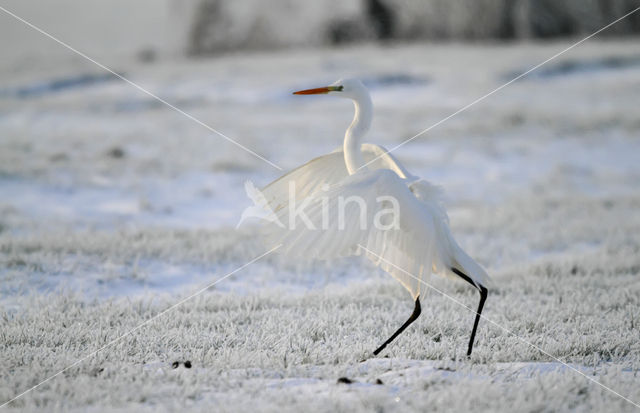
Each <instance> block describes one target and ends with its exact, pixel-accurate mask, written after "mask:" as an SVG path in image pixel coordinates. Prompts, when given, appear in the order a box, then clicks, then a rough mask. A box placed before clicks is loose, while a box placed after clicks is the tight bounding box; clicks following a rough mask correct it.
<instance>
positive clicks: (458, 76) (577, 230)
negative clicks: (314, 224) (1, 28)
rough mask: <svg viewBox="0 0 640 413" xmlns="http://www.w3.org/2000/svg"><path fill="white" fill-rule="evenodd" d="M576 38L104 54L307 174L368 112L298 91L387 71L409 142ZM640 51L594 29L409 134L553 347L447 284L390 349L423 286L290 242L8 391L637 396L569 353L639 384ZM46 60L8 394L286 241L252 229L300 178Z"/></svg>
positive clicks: (3, 388)
mask: <svg viewBox="0 0 640 413" xmlns="http://www.w3.org/2000/svg"><path fill="white" fill-rule="evenodd" d="M568 44H569V43H567V42H558V43H547V44H544V45H543V44H512V45H474V46H470V45H462V44H431V45H429V44H421V45H394V46H385V47H378V46H360V47H354V48H347V49H335V50H312V51H300V50H292V51H282V52H274V53H270V54H259V53H253V54H230V55H226V56H222V57H217V58H212V59H199V60H176V61H174V60H159V61H157V62H155V63H151V64H150V63H143V62H138V61H130V60H126V59H122V58H118V59H116V58H113V59H111V60H110V59H108V58H105V59H103V60H101V63H103V64H105V65H107V66H110V67H113V68H114V69H115V70H117V71H118V72H120V73H123V74H124V75H125V76H127V77H128V78H130V79H131V80H132V81H134V82H137V83H139V84H140V85H142V86H143V87H145V88H147V89H148V90H149V91H151V92H153V93H155V94H157V95H158V96H160V97H162V98H163V99H166V100H167V101H168V102H171V103H172V104H175V105H176V106H178V107H179V108H181V109H182V110H184V111H186V112H188V113H189V114H191V115H193V116H194V117H196V118H198V119H200V120H201V121H203V122H204V123H206V124H208V125H210V126H212V127H214V128H216V129H217V130H219V131H220V132H222V133H224V134H225V135H227V136H229V137H230V138H232V139H234V140H236V141H238V142H239V143H241V144H242V145H245V146H246V147H248V148H251V149H252V150H254V151H256V152H257V153H259V154H260V155H261V156H264V157H265V158H267V159H269V160H270V161H272V162H274V163H275V164H276V165H279V166H281V167H282V168H283V169H284V170H288V169H290V168H292V167H294V166H296V165H298V164H300V163H302V162H303V161H305V160H307V159H311V158H313V157H315V156H317V155H320V154H322V153H325V152H328V151H330V150H332V149H333V148H335V147H336V146H338V145H339V144H340V143H341V139H342V135H343V132H344V129H345V127H346V126H347V125H348V123H349V121H350V119H351V116H352V108H351V105H350V103H348V102H346V101H341V100H335V99H328V98H326V97H316V98H304V97H297V96H291V92H292V91H293V90H297V89H301V88H306V87H314V86H321V85H325V84H328V83H330V82H333V81H334V80H336V79H338V78H340V77H352V76H355V77H360V78H363V79H364V80H365V81H366V83H367V84H368V85H369V86H370V88H371V91H372V95H373V100H374V104H375V120H374V125H373V128H372V132H371V133H370V135H369V137H368V139H367V140H369V141H371V142H375V143H380V144H382V145H384V146H386V147H388V148H390V147H393V146H395V145H397V144H399V143H401V142H402V141H404V140H405V139H407V138H409V137H411V136H414V135H415V134H416V133H418V132H420V131H421V130H423V129H425V128H427V127H429V126H431V125H433V124H435V123H436V122H438V121H439V120H441V119H442V118H444V117H446V116H448V115H449V114H451V113H453V112H455V111H456V110H458V109H459V108H461V107H463V106H465V105H466V104H468V103H469V102H472V101H473V100H475V99H476V98H478V97H480V96H482V95H484V94H485V93H487V92H489V91H491V90H493V89H495V88H496V87H498V86H500V85H501V84H502V83H504V82H505V81H507V80H509V78H510V76H513V75H514V74H517V73H520V72H522V71H524V70H527V69H528V68H529V67H531V66H533V65H535V64H537V63H539V62H541V61H543V60H545V59H546V58H548V57H549V56H551V55H553V54H554V53H556V52H557V51H559V50H562V49H563V48H565V47H566V46H567V45H568ZM639 55H640V43H638V41H637V39H630V40H626V41H606V42H600V41H596V40H594V41H589V42H587V43H586V44H584V45H582V46H580V47H579V48H576V49H575V50H572V51H571V52H569V53H567V54H566V55H563V56H562V57H560V58H558V59H557V60H555V61H553V62H551V63H549V64H548V65H547V66H545V67H543V68H541V69H540V71H539V72H537V74H536V75H535V76H530V77H528V78H525V79H522V80H520V81H518V82H516V83H514V84H512V85H510V86H508V87H507V88H505V89H503V90H501V91H499V92H498V93H496V94H495V95H492V96H491V97H489V98H487V99H486V100H484V101H482V102H480V103H478V104H477V105H475V106H473V107H472V108H470V109H469V110H467V111H465V112H463V113H461V114H459V115H457V116H456V117H454V118H452V119H450V120H449V121H447V122H445V123H443V124H441V125H439V126H437V127H436V128H434V129H432V130H430V131H429V132H428V133H426V134H424V135H422V136H420V137H418V138H416V139H415V140H413V141H412V142H410V143H408V144H406V145H404V146H402V147H401V148H399V149H398V150H397V151H396V152H395V154H396V155H397V157H398V158H399V159H400V160H401V161H402V162H404V163H405V165H406V166H407V167H408V168H409V169H410V170H411V171H412V172H413V173H415V174H417V175H420V176H422V177H424V178H426V179H429V180H431V181H432V182H434V183H437V184H440V185H442V186H443V187H444V188H445V190H446V192H447V204H448V209H449V213H450V217H451V224H452V229H453V232H454V234H455V236H456V237H457V239H458V240H459V242H460V244H461V245H463V246H464V247H465V249H466V250H467V251H468V252H469V253H470V254H471V255H472V256H473V257H475V258H477V260H478V261H479V262H481V263H482V264H483V265H484V266H485V267H486V268H487V270H488V271H489V273H490V274H491V276H492V278H493V279H494V281H495V286H494V287H493V289H492V290H491V292H490V295H489V299H488V301H487V305H486V307H485V314H486V316H487V317H488V318H489V319H491V320H493V321H495V322H496V323H498V324H500V325H502V326H504V327H505V328H507V329H508V330H510V331H512V332H513V333H515V334H517V335H518V336H519V337H521V338H522V339H524V340H526V341H528V342H531V343H533V344H535V345H536V346H539V347H540V348H542V349H543V350H544V351H545V352H546V353H548V354H543V353H541V352H540V351H538V350H536V349H534V348H532V347H530V346H529V345H527V344H526V343H525V342H523V341H520V340H519V339H518V338H516V337H514V336H512V335H510V334H508V333H506V332H505V331H504V330H502V329H501V328H499V327H497V326H495V325H492V324H491V323H488V322H484V321H483V322H481V325H480V329H479V333H478V337H477V342H476V348H475V350H474V354H473V357H472V358H471V359H470V360H467V359H466V358H465V357H464V351H465V349H466V347H465V344H466V341H467V340H468V334H469V332H470V329H471V325H472V318H473V316H472V314H471V313H470V312H469V311H468V310H465V309H464V308H461V307H459V306H458V305H456V304H455V303H453V302H451V301H450V300H448V299H446V298H444V297H442V296H441V295H439V294H437V293H435V292H431V293H430V294H429V295H428V296H427V297H426V298H425V300H424V304H423V315H422V316H421V318H420V319H419V320H418V321H417V322H416V323H415V325H413V326H412V327H411V328H410V329H409V330H408V331H407V332H405V333H404V334H403V335H401V336H400V337H399V338H398V340H397V341H396V342H394V344H393V345H391V346H389V347H388V349H387V350H385V352H384V353H383V354H381V357H378V358H375V357H374V358H369V357H370V352H371V350H373V349H374V348H375V347H376V346H377V345H378V344H380V343H381V341H383V340H384V339H385V338H387V337H388V336H389V335H390V334H391V333H392V332H393V331H394V330H395V329H396V328H397V327H398V326H399V325H400V324H401V323H402V322H403V321H404V320H405V319H406V317H407V316H408V315H409V313H410V311H411V307H412V303H411V301H410V299H409V297H408V295H407V294H406V293H405V292H404V290H403V289H402V287H401V286H400V285H399V284H397V283H395V282H394V281H393V280H392V279H390V277H388V276H386V275H385V274H383V273H381V272H380V271H379V270H377V269H375V268H373V267H371V266H370V265H369V264H367V263H366V262H363V261H360V260H358V259H346V260H344V261H341V262H332V263H297V262H291V261H289V260H287V259H283V258H282V257H280V256H278V255H275V254H274V255H269V256H267V257H265V258H263V259H261V260H259V261H258V262H256V263H254V264H252V265H251V266H249V267H247V268H245V269H243V270H242V271H240V272H238V273H237V274H234V275H233V276H232V277H230V278H229V279H226V280H224V281H222V282H220V283H219V284H217V285H216V286H215V287H213V288H212V289H210V290H208V291H207V292H205V293H203V294H202V295H199V296H198V297H196V298H194V299H193V300H190V301H188V302H186V303H184V304H183V305H181V306H180V307H178V308H176V309H175V310H174V311H172V312H170V313H168V314H166V315H163V316H161V317H160V318H158V319H157V320H155V321H152V322H151V323H149V324H148V325H146V326H145V327H143V328H142V329H140V330H138V331H136V332H135V333H133V334H132V335H131V336H129V337H127V338H126V339H124V340H122V341H121V342H118V343H117V344H115V345H113V346H111V347H109V348H107V349H105V350H104V351H101V352H99V353H98V354H96V355H95V356H94V357H90V358H89V359H87V360H85V361H83V362H82V363H80V364H78V365H77V366H75V367H73V368H72V369H70V370H68V371H66V372H65V373H63V374H62V375H60V376H58V377H56V378H54V379H52V380H51V381H50V382H47V383H46V384H44V385H42V386H41V387H39V388H37V389H35V390H33V391H32V392H30V393H28V394H26V395H25V396H23V397H21V398H20V399H19V400H17V401H16V402H14V403H12V404H11V405H9V406H8V407H9V410H11V409H14V410H26V411H36V410H41V409H46V410H48V411H55V410H60V411H87V410H88V411H105V410H123V411H128V410H132V411H133V410H136V411H137V410H149V411H151V410H154V411H155V410H158V409H164V410H178V409H182V408H184V407H189V408H193V409H196V410H202V411H211V410H214V411H246V410H249V409H251V410H256V411H280V412H281V411H300V410H301V409H302V408H306V409H312V410H318V411H336V410H340V411H372V410H373V411H411V410H415V411H418V410H420V411H422V410H425V409H429V410H440V411H447V410H454V411H459V410H462V409H465V410H471V409H473V410H474V411H484V410H520V411H562V410H580V411H588V410H593V411H602V410H604V409H605V408H606V409H607V410H609V411H612V410H616V411H626V410H628V411H632V410H634V409H635V407H634V406H633V405H632V404H631V403H629V402H628V401H625V400H623V399H621V398H620V397H618V396H616V395H615V394H613V393H611V392H609V391H607V390H605V389H604V388H602V387H600V386H598V385H596V384H594V383H592V382H590V381H589V380H588V379H587V378H585V377H584V376H582V375H580V374H578V373H576V372H575V371H573V370H571V369H570V368H568V367H566V366H563V365H562V364H561V363H559V362H558V360H555V359H554V358H552V357H550V356H549V355H552V356H553V357H556V358H559V359H560V360H562V361H566V362H568V363H570V365H571V366H572V367H574V368H576V369H577V370H579V371H580V372H583V373H584V374H586V375H587V376H589V377H591V378H593V379H595V380H598V381H600V382H601V383H602V384H604V385H606V386H607V387H609V388H611V389H612V390H614V391H616V392H618V393H620V394H621V395H623V396H625V397H628V398H629V399H630V400H632V401H634V402H636V403H638V402H640V386H638V380H639V379H638V370H639V369H640V345H639V343H640V327H639V325H640V306H639V304H640V278H639V272H640V254H639V251H640V215H639V214H638V208H639V206H640V162H639V161H640V139H639V132H640V117H639V116H638V115H639V112H638V92H639V91H640V62H639V61H638V56H639ZM34 62H35V63H33V64H22V65H3V66H2V72H0V280H1V281H2V282H1V283H0V309H1V311H2V317H0V365H2V369H1V370H0V371H1V372H2V373H1V374H0V403H1V402H3V401H5V400H8V399H10V398H12V397H13V396H15V395H17V394H19V393H20V392H22V391H24V390H26V389H28V388H29V387H31V386H33V385H35V384H37V383H38V382H39V381H41V380H43V379H45V378H47V377H48V376H50V375H51V374H54V373H56V372H58V371H59V370H60V369H62V368H64V367H65V366H68V365H70V364H72V363H73V362H74V361H75V360H77V359H78V358H79V357H83V356H85V355H87V354H90V353H91V352H92V351H94V350H96V349H98V348H100V347H101V346H102V345H104V344H106V343H108V342H109V341H110V340H112V339H114V338H116V337H118V336H119V335H120V334H122V333H124V332H125V331H127V330H128V329H130V328H133V327H135V326H136V325H138V324H140V323H141V322H143V321H144V320H147V319H149V318H150V317H151V316H153V315H154V314H157V313H158V312H160V311H162V310H163V309H165V308H167V307H169V306H170V305H172V304H173V303H175V302H177V301H179V299H180V298H182V297H186V296H188V295H189V294H191V293H193V292H195V291H197V290H198V289H199V288H201V287H203V286H205V285H207V284H209V283H211V282H213V281H215V280H216V279H218V278H220V277H222V276H224V275H225V274H228V273H229V272H231V271H233V270H235V269H236V268H238V267H240V266H242V265H243V264H245V263H246V262H248V261H249V260H251V259H253V258H255V257H257V256H259V255H260V254H262V253H263V252H264V251H266V250H267V249H268V248H269V246H264V245H262V244H261V243H260V242H259V240H257V239H256V237H255V234H254V231H253V230H252V229H251V228H250V227H249V228H243V229H241V230H236V229H235V225H236V223H237V222H238V220H239V218H240V214H241V212H242V210H243V209H244V208H245V207H246V206H248V205H249V203H250V201H249V200H248V199H247V198H246V196H245V194H244V188H243V183H244V181H245V180H247V179H250V180H252V181H254V182H256V183H258V184H266V183H268V182H269V181H270V180H272V179H274V178H276V177H278V176H279V175H280V174H281V173H282V172H281V171H278V170H277V169H276V168H274V167H272V166H270V165H269V164H267V163H265V162H263V161H262V160H260V159H258V158H256V157H254V156H253V155H251V154H248V153H247V152H245V151H243V150H242V149H240V148H238V147H237V146H235V145H233V144H230V143H229V142H227V141H225V140H224V139H222V138H221V137H220V136H218V135H216V134H214V133H211V132H210V131H209V130H207V129H206V128H204V127H202V126H201V125H198V124H197V123H195V122H193V121H192V120H190V119H188V118H186V117H184V116H182V115H181V114H179V113H176V112H175V111H172V110H171V109H169V108H167V107H166V106H164V105H162V104H161V103H159V102H157V101H155V100H153V99H152V98H150V97H149V96H147V95H145V94H143V93H141V92H140V91H138V90H136V89H135V88H133V87H131V86H130V85H128V84H126V83H124V82H122V81H120V80H118V79H116V78H110V77H105V76H104V73H103V72H101V70H100V69H99V68H97V67H95V66H94V65H92V64H91V63H90V62H86V61H83V60H81V59H79V58H77V57H74V56H71V55H69V58H68V59H66V60H65V59H58V60H56V64H55V65H54V66H50V65H46V61H39V60H37V59H36V60H34ZM433 283H434V285H436V286H437V287H438V288H440V289H442V290H443V291H444V292H446V293H447V294H449V295H451V296H453V297H455V298H456V299H458V300H461V301H463V302H464V303H465V304H467V305H469V306H471V307H474V306H475V305H476V301H477V294H476V293H474V292H473V291H471V290H470V289H469V288H468V287H467V286H465V285H463V284H457V283H452V282H450V281H449V280H437V279H434V280H433ZM363 359H367V360H366V361H364V362H363V361H362V360H363ZM185 360H189V361H191V362H192V368H191V369H187V368H184V367H183V366H180V367H179V368H177V369H173V368H172V367H171V364H172V363H173V362H174V361H185ZM340 377H348V378H349V379H350V380H353V381H354V382H353V383H352V384H344V383H337V380H338V379H339V378H340ZM377 379H379V380H380V381H381V382H382V384H376V380H377Z"/></svg>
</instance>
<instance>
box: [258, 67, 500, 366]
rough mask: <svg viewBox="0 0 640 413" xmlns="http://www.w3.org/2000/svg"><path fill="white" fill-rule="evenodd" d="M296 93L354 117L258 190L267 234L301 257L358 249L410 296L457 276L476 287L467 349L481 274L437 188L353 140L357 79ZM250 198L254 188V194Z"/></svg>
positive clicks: (368, 106) (367, 105) (361, 111)
mask: <svg viewBox="0 0 640 413" xmlns="http://www.w3.org/2000/svg"><path fill="white" fill-rule="evenodd" d="M296 93H297V94H321V93H322V94H324V93H331V94H333V95H335V96H343V97H347V98H350V99H352V100H353V102H354V104H355V117H354V120H353V122H352V124H351V126H350V127H349V128H348V129H347V132H346V134H345V139H344V144H343V147H342V148H338V149H336V150H335V151H333V152H331V153H329V154H327V155H323V156H320V157H317V158H315V159H313V160H311V161H309V162H307V163H306V164H304V165H302V166H300V167H298V168H296V169H294V170H293V171H291V172H289V173H287V174H285V175H284V176H282V177H281V178H279V179H277V180H276V181H274V182H272V183H270V184H269V185H267V186H265V187H264V188H263V189H262V195H263V196H264V197H263V198H260V199H259V200H260V202H261V203H262V204H264V203H265V202H266V203H267V204H268V206H267V208H268V209H270V210H271V211H273V212H274V213H275V215H276V217H277V222H280V223H282V224H283V225H271V226H269V227H268V237H269V239H270V240H271V242H272V243H273V244H274V245H277V244H282V247H281V248H280V251H282V252H284V253H285V254H289V255H292V256H296V257H303V258H307V259H334V258H338V257H344V256H349V255H364V256H365V257H367V258H368V259H369V260H371V261H372V262H373V263H374V264H376V265H377V266H379V267H380V268H382V269H383V270H384V271H386V272H387V273H389V274H390V275H391V276H393V277H394V278H395V279H396V280H398V281H399V282H400V283H401V284H402V285H403V286H404V287H405V288H406V289H407V290H408V291H409V293H410V294H411V296H412V298H413V299H414V300H415V302H416V310H414V314H413V315H412V318H410V320H409V321H407V323H405V325H403V326H402V327H401V328H400V330H398V332H396V334H394V336H392V337H391V338H390V339H389V340H388V341H387V342H386V343H385V344H383V345H382V346H381V347H380V348H379V349H378V350H376V352H374V354H377V352H379V351H380V350H382V349H383V348H384V347H385V346H386V345H387V344H388V343H389V342H390V341H391V340H393V339H394V338H395V337H396V336H397V335H398V334H399V333H400V332H402V330H404V328H406V327H407V326H408V325H409V324H410V323H411V322H412V321H413V320H415V318H417V317H418V315H419V313H420V302H419V299H420V296H424V294H423V293H424V291H425V288H426V287H425V283H426V282H428V278H429V276H430V275H431V274H432V273H433V274H437V275H441V276H445V277H452V278H455V279H463V280H464V281H467V282H469V283H470V284H472V285H473V286H474V287H476V288H477V289H478V290H479V291H480V293H481V301H480V306H479V310H478V312H477V317H476V321H475V324H474V328H473V332H472V336H471V337H472V338H471V342H470V344H469V350H468V354H470V353H471V348H472V345H473V337H474V336H475V330H476V327H477V323H478V319H479V317H480V311H481V310H482V306H483V304H484V299H485V298H486V293H487V289H486V286H487V285H488V283H489V276H488V275H487V273H486V271H485V270H484V269H483V268H482V267H481V266H480V265H479V264H477V263H476V262H475V261H474V260H473V259H472V258H471V257H469V256H468V255H467V254H466V253H465V252H464V251H463V250H462V248H460V246H459V245H458V243H457V242H456V241H455V239H454V238H453V236H452V234H451V231H450V229H449V218H448V216H447V213H446V211H445V208H444V205H443V202H442V190H441V189H440V188H439V187H437V186H435V185H433V184H431V183H429V182H428V181H425V180H423V179H420V178H418V177H416V176H414V175H411V174H410V173H409V172H408V171H407V170H406V169H405V168H404V167H403V166H402V164H400V162H399V161H398V160H397V159H396V158H395V157H394V156H393V155H391V154H390V153H388V151H386V150H385V149H384V148H383V147H381V146H378V145H374V144H369V143H364V144H363V143H361V142H360V140H361V138H362V137H363V136H364V135H365V134H366V132H367V131H368V129H369V127H370V124H371V118H372V108H373V106H372V102H371V99H370V97H369V94H368V92H367V90H366V89H365V88H364V86H363V85H362V83H360V82H359V81H357V80H353V79H348V80H340V81H338V82H336V83H335V84H334V85H331V86H328V87H325V88H316V89H309V90H306V91H302V92H296ZM254 197H255V195H254Z"/></svg>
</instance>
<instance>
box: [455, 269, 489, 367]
mask: <svg viewBox="0 0 640 413" xmlns="http://www.w3.org/2000/svg"><path fill="white" fill-rule="evenodd" d="M451 271H453V272H454V273H456V274H457V275H459V276H460V278H462V279H463V280H465V281H466V282H468V283H469V284H471V285H473V286H474V287H476V288H478V290H479V291H480V303H479V304H478V311H476V320H475V321H474V323H473V330H471V339H470V340H469V348H468V349H467V357H468V356H471V351H472V350H473V340H475V338H476V330H477V328H478V322H480V314H481V313H482V307H484V302H485V300H486V299H487V289H486V288H485V287H484V286H483V285H480V286H479V287H478V286H476V285H475V284H474V283H473V281H471V278H469V277H468V276H467V275H466V274H465V273H463V272H462V271H460V270H458V269H456V268H452V269H451Z"/></svg>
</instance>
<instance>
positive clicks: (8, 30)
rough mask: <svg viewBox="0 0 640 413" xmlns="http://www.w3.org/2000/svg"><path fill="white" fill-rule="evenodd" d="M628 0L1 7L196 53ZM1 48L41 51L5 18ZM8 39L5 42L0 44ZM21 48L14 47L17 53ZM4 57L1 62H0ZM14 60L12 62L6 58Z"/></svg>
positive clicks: (551, 30) (388, 34)
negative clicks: (17, 44)
mask: <svg viewBox="0 0 640 413" xmlns="http://www.w3.org/2000/svg"><path fill="white" fill-rule="evenodd" d="M637 4H638V3H637V1H635V0H586V1H582V0H566V1H552V0H454V1H447V0H424V1H421V0H346V1H340V0H319V1H314V2H312V3H303V2H295V1H290V0H274V1H270V2H263V1H259V0H243V1H235V2H230V1H223V0H190V1H179V0H140V1H136V2H135V3H133V4H131V3H130V2H127V1H124V0H114V1H112V2H104V1H101V0H87V1H84V2H76V1H73V0H56V1H52V2H46V3H42V4H34V3H29V2H23V1H19V0H5V1H3V2H2V5H4V6H5V7H7V8H8V9H10V10H12V11H13V12H15V13H17V14H18V15H22V16H28V17H29V19H31V20H32V22H33V23H36V25H37V24H38V23H45V22H46V23H47V27H48V29H49V30H52V31H54V32H55V33H56V34H57V35H59V36H60V37H63V38H64V37H66V38H72V39H73V40H74V45H75V46H76V47H78V48H80V49H83V48H85V46H86V47H90V48H91V52H92V53H94V54H95V53H107V52H111V53H113V52H118V53H123V54H129V55H134V54H135V55H138V56H139V57H140V58H141V59H153V58H154V57H156V56H186V55H190V56H203V55H216V54H220V53H222V52H233V51H235V52H238V51H243V50H275V49H284V48H291V47H311V46H316V47H318V46H334V45H344V44H349V43H358V42H390V41H396V42H397V41H412V42H416V41H425V40H429V41H474V42H477V41H496V40H503V41H514V40H526V39H550V38H557V37H566V36H578V35H583V34H584V35H587V34H590V33H592V32H594V31H596V30H598V29H599V28H601V27H603V26H605V25H606V24H608V23H610V22H612V21H613V20H615V19H616V18H618V17H620V16H622V15H623V14H625V13H626V12H628V11H630V10H631V9H633V8H634V7H637ZM0 31H1V32H0V34H2V36H1V37H0V45H2V46H4V47H3V50H4V52H5V53H7V52H9V53H11V52H16V53H17V51H16V50H15V49H17V47H15V46H16V40H17V38H19V39H20V42H19V45H20V47H19V49H28V50H29V51H32V52H36V51H37V52H40V53H43V54H45V55H47V56H51V55H56V54H64V53H66V51H64V50H62V49H59V48H53V49H54V50H51V49H52V48H50V47H48V46H50V45H49V43H48V42H45V41H43V40H44V39H43V38H42V37H41V36H42V35H41V34H39V33H37V32H34V31H25V30H24V28H23V27H20V25H16V24H12V23H10V22H6V23H5V24H3V25H2V27H1V28H0ZM638 31H640V17H639V16H638V15H637V14H634V15H632V16H629V17H628V18H626V19H625V20H623V21H621V22H619V23H618V24H616V25H615V26H613V27H611V28H610V29H608V30H607V31H606V33H603V36H624V35H633V34H634V33H638ZM10 46H14V47H10ZM24 52H25V50H22V51H21V53H17V54H18V55H19V54H22V53H24ZM3 60H5V64H6V63H7V62H6V60H7V59H3ZM14 63H15V62H14Z"/></svg>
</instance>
